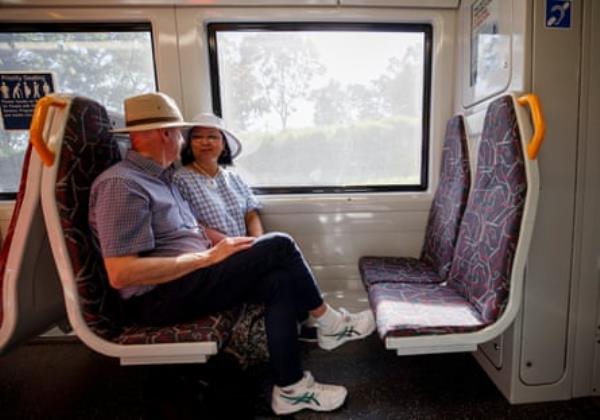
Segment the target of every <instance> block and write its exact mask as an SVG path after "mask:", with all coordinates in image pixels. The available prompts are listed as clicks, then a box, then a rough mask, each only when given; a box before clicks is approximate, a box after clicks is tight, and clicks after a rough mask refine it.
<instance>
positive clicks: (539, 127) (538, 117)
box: [517, 93, 546, 159]
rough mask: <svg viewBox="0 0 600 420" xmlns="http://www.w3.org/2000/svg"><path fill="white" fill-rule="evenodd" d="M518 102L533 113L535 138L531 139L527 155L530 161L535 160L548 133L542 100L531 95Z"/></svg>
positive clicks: (524, 96)
mask: <svg viewBox="0 0 600 420" xmlns="http://www.w3.org/2000/svg"><path fill="white" fill-rule="evenodd" d="M517 102H518V103H519V105H521V106H525V105H529V109H530V111H531V118H532V119H533V137H532V138H531V142H530V143H529V144H528V145H527V155H528V156H529V159H535V158H536V157H537V155H538V152H539V151H540V147H541V146H542V143H543V141H544V134H545V133H546V123H545V122H544V116H543V115H542V107H541V106H540V100H539V98H538V97H537V95H534V94H533V93H529V94H527V95H523V96H521V97H520V98H519V99H517Z"/></svg>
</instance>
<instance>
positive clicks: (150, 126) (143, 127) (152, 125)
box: [110, 122, 196, 133]
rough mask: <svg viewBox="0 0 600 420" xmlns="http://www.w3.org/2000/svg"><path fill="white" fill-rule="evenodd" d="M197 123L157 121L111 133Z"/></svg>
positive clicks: (119, 129) (179, 126)
mask: <svg viewBox="0 0 600 420" xmlns="http://www.w3.org/2000/svg"><path fill="white" fill-rule="evenodd" d="M195 126H196V125H195V124H192V123H187V122H155V123H149V124H140V125H132V126H130V127H123V128H115V129H113V130H110V132H111V133H131V132H134V131H146V130H155V129H157V128H191V127H195Z"/></svg>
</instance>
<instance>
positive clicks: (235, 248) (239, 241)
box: [208, 236, 256, 264]
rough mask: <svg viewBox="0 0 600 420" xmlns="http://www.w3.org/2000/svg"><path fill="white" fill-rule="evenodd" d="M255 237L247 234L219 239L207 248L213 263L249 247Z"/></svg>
mask: <svg viewBox="0 0 600 420" xmlns="http://www.w3.org/2000/svg"><path fill="white" fill-rule="evenodd" d="M255 239H256V238H252V237H249V236H234V237H227V238H223V239H221V240H220V241H219V242H218V243H217V244H216V245H215V246H214V247H212V248H210V249H209V250H208V252H209V253H210V255H211V259H212V262H213V264H216V263H218V262H221V261H223V260H225V259H227V258H229V257H230V256H232V255H233V254H236V253H238V252H240V251H243V250H245V249H248V248H250V247H251V246H252V244H253V243H254V240H255Z"/></svg>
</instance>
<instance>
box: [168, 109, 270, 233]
mask: <svg viewBox="0 0 600 420" xmlns="http://www.w3.org/2000/svg"><path fill="white" fill-rule="evenodd" d="M194 122H195V123H198V125H197V126H195V127H193V128H192V129H191V130H190V132H189V135H188V141H187V143H186V145H185V147H184V149H183V151H182V154H181V163H182V164H183V165H184V166H183V167H182V168H180V169H179V170H178V171H177V172H176V173H175V175H174V178H173V180H174V182H175V184H176V185H177V187H178V188H179V190H180V192H181V194H182V195H183V198H185V199H186V200H187V201H188V203H189V204H190V207H191V209H192V212H193V213H194V215H195V216H196V218H197V219H198V220H199V221H200V223H202V224H204V225H205V226H206V227H207V228H208V229H207V232H208V233H209V236H210V239H211V241H212V242H213V243H216V242H218V241H219V240H220V239H222V237H223V236H255V237H258V236H260V235H262V234H263V233H264V229H263V226H262V223H261V220H260V217H259V215H258V210H259V209H260V208H261V205H260V202H259V201H258V200H257V199H256V197H255V196H254V194H252V191H251V190H250V188H249V187H248V185H246V183H244V181H242V179H241V178H240V177H239V176H238V175H237V174H234V173H233V172H230V171H228V170H227V169H225V167H226V166H230V165H231V164H232V163H233V158H235V157H236V156H237V155H239V153H240V152H241V150H242V146H241V144H240V141H239V140H238V139H237V137H236V136H235V135H234V134H233V133H232V132H231V131H229V130H227V128H225V126H224V124H223V120H222V119H221V118H219V117H217V116H216V115H213V114H200V115H198V116H196V117H195V118H194Z"/></svg>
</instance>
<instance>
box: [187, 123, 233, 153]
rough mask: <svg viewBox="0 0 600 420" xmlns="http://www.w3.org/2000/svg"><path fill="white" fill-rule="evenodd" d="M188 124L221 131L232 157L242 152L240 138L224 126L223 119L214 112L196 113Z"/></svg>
mask: <svg viewBox="0 0 600 420" xmlns="http://www.w3.org/2000/svg"><path fill="white" fill-rule="evenodd" d="M190 124H191V127H210V128H216V129H217V130H220V131H221V133H223V136H225V140H226V141H227V145H228V146H229V150H230V151H231V158H232V159H233V158H235V157H236V156H237V155H239V154H240V153H241V152H242V143H241V142H240V140H239V139H238V138H237V136H236V135H235V134H233V133H232V132H231V131H230V130H229V129H228V128H227V127H225V122H224V121H223V119H222V118H219V117H217V116H216V115H215V114H210V113H203V114H198V115H196V116H195V117H194V119H193V120H192V122H191V123H190Z"/></svg>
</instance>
